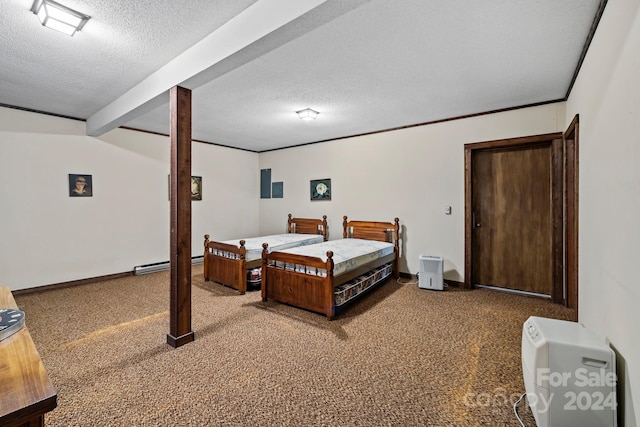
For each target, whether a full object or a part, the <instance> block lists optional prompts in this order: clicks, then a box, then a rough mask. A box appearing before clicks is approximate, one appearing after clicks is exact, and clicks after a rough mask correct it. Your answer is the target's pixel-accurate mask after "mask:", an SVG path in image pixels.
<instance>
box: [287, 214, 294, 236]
mask: <svg viewBox="0 0 640 427" xmlns="http://www.w3.org/2000/svg"><path fill="white" fill-rule="evenodd" d="M287 233H293V215H291V214H289V218H288V219H287Z"/></svg>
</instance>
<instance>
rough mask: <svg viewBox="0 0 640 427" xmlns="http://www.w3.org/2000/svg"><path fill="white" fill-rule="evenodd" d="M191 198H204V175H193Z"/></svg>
mask: <svg viewBox="0 0 640 427" xmlns="http://www.w3.org/2000/svg"><path fill="white" fill-rule="evenodd" d="M191 200H202V177H201V176H192V177H191Z"/></svg>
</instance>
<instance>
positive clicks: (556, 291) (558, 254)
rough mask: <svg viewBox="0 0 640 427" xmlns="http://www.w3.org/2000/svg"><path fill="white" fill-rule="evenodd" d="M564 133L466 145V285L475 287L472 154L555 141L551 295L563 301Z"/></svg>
mask: <svg viewBox="0 0 640 427" xmlns="http://www.w3.org/2000/svg"><path fill="white" fill-rule="evenodd" d="M562 138H563V134H562V132H554V133H548V134H542V135H532V136H524V137H518V138H507V139H500V140H494V141H484V142H474V143H469V144H465V145H464V216H465V218H464V221H465V227H464V287H465V289H471V288H473V283H472V277H473V271H472V268H473V267H472V266H473V253H472V248H473V231H472V230H473V224H472V221H473V212H472V206H473V203H472V202H473V200H472V194H473V192H472V176H473V175H472V166H473V165H472V157H473V153H474V152H475V151H478V150H490V149H496V148H516V147H523V146H527V145H538V144H540V143H549V144H551V155H552V165H551V179H552V183H551V186H552V188H551V194H552V206H551V210H552V213H551V214H552V224H553V231H552V233H553V236H552V245H553V248H552V263H553V267H552V268H553V273H552V274H553V289H552V292H551V298H552V300H553V301H554V302H557V303H562V302H563V294H564V280H563V271H564V269H563V259H564V247H563V244H562V243H563V217H564V214H563V198H564V191H563V188H564V185H563V184H564V183H563V179H562V177H563V172H564V168H563V166H564V160H563V157H564V156H563V143H562Z"/></svg>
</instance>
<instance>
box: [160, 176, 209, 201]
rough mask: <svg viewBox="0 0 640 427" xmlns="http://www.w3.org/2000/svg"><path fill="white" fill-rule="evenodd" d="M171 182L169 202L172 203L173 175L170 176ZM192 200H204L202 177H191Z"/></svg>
mask: <svg viewBox="0 0 640 427" xmlns="http://www.w3.org/2000/svg"><path fill="white" fill-rule="evenodd" d="M167 177H168V180H169V201H171V175H168V176H167ZM191 200H202V177H201V176H192V177H191Z"/></svg>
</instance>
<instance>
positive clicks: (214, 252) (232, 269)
mask: <svg viewBox="0 0 640 427" xmlns="http://www.w3.org/2000/svg"><path fill="white" fill-rule="evenodd" d="M209 237H210V236H209V235H208V234H205V235H204V280H205V281H206V282H208V281H213V282H218V283H220V284H222V285H225V286H229V287H231V288H233V289H237V290H238V291H239V292H240V294H244V293H245V292H246V291H247V275H248V273H249V272H251V271H252V270H255V269H259V268H261V267H262V250H263V247H262V244H263V243H267V244H268V245H269V247H270V250H279V249H287V248H292V247H296V246H304V245H311V244H314V243H321V242H324V241H326V240H327V216H326V215H324V216H323V217H322V219H315V218H293V217H292V215H291V214H289V216H288V219H287V233H286V234H274V235H269V236H259V237H252V238H246V239H236V240H226V241H222V242H218V241H213V240H209ZM255 279H256V280H255V281H254V282H258V283H259V280H258V279H257V278H255Z"/></svg>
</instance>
